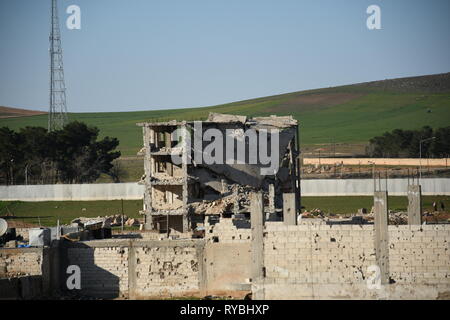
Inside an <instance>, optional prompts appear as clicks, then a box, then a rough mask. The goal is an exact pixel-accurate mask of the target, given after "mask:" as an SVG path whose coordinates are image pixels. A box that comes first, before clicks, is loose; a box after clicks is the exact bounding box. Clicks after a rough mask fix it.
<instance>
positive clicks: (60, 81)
mask: <svg viewBox="0 0 450 320" xmlns="http://www.w3.org/2000/svg"><path fill="white" fill-rule="evenodd" d="M51 1H52V17H51V30H50V110H49V113H48V131H49V132H50V131H53V130H58V129H62V128H63V127H64V125H65V124H66V123H67V120H68V117H67V106H66V85H65V82H64V65H63V56H62V48H61V32H60V29H59V18H58V7H57V5H56V0H51Z"/></svg>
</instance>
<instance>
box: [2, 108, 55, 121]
mask: <svg viewBox="0 0 450 320" xmlns="http://www.w3.org/2000/svg"><path fill="white" fill-rule="evenodd" d="M39 114H46V112H42V111H34V110H27V109H18V108H10V107H2V106H0V119H4V118H17V117H29V116H35V115H39Z"/></svg>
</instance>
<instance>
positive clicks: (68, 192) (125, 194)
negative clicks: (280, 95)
mask: <svg viewBox="0 0 450 320" xmlns="http://www.w3.org/2000/svg"><path fill="white" fill-rule="evenodd" d="M407 185H408V180H407V179H390V180H388V191H389V194H390V195H393V196H402V195H406V190H407ZM421 185H422V194H423V195H450V179H448V178H433V179H422V181H421ZM301 186H302V196H305V197H314V196H322V197H327V196H330V197H331V196H372V195H373V180H372V179H313V180H302V181H301ZM385 186H386V182H385V180H381V188H382V190H384V189H385ZM143 194H144V186H143V185H139V184H137V183H103V184H56V185H29V186H0V200H3V201H15V200H20V201H71V200H72V201H92V200H120V199H124V200H140V199H142V198H143Z"/></svg>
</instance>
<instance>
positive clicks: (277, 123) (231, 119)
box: [136, 112, 298, 128]
mask: <svg viewBox="0 0 450 320" xmlns="http://www.w3.org/2000/svg"><path fill="white" fill-rule="evenodd" d="M198 121H201V122H204V123H211V124H213V123H217V124H223V123H241V124H254V125H269V126H273V127H280V128H286V127H291V126H297V125H298V121H297V120H295V119H294V118H293V117H292V116H291V115H289V116H277V115H270V116H268V117H254V118H250V117H247V116H240V115H234V114H224V113H216V112H210V113H209V115H208V119H207V120H204V121H202V120H198ZM194 122H195V121H177V120H171V121H167V122H138V123H136V125H137V126H140V127H170V126H182V125H186V124H192V123H194Z"/></svg>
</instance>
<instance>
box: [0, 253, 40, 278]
mask: <svg viewBox="0 0 450 320" xmlns="http://www.w3.org/2000/svg"><path fill="white" fill-rule="evenodd" d="M42 262H43V249H41V248H36V249H1V250H0V278H12V277H17V276H36V275H42Z"/></svg>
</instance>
